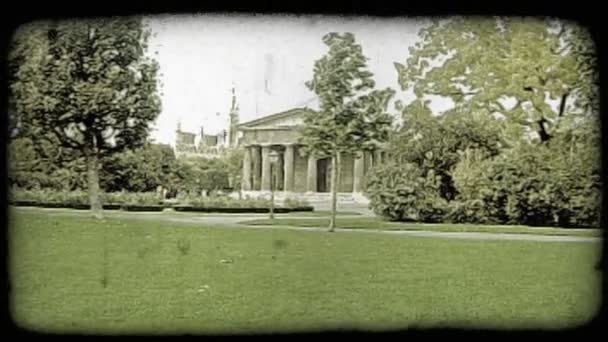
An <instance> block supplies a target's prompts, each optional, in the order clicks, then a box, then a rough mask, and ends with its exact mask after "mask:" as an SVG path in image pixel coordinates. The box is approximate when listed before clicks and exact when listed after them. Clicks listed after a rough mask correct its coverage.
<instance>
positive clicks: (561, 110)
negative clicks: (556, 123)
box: [557, 92, 570, 118]
mask: <svg viewBox="0 0 608 342" xmlns="http://www.w3.org/2000/svg"><path fill="white" fill-rule="evenodd" d="M569 95H570V92H566V93H565V94H564V95H562V100H561V102H560V104H559V112H558V113H557V117H558V118H561V117H562V115H563V114H564V110H565V109H566V100H567V99H568V96H569Z"/></svg>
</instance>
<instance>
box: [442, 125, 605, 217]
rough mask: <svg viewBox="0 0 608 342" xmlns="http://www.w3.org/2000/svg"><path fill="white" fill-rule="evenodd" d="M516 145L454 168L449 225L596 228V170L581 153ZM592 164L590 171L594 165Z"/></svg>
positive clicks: (554, 146)
mask: <svg viewBox="0 0 608 342" xmlns="http://www.w3.org/2000/svg"><path fill="white" fill-rule="evenodd" d="M559 139H560V137H559V136H558V137H556V138H555V139H554V140H553V141H551V142H550V143H546V144H542V145H538V144H533V143H522V144H520V145H518V146H516V147H514V148H512V149H510V150H509V151H506V152H505V153H503V154H502V155H500V156H498V157H495V158H491V159H486V160H480V159H479V158H477V157H475V156H474V155H473V154H474V153H472V152H471V151H469V153H467V155H466V156H465V157H464V158H463V159H462V160H461V162H460V163H459V164H458V165H457V166H456V167H455V168H454V170H453V172H452V175H453V178H454V182H455V185H456V187H457V189H458V192H459V193H458V196H457V198H456V201H454V203H451V205H450V206H451V210H450V214H449V215H448V217H449V219H450V220H451V221H453V222H470V223H511V224H526V225H545V226H550V225H558V226H564V227H568V226H579V227H597V226H598V225H599V210H600V181H599V170H598V169H596V168H595V167H596V166H597V165H595V164H594V163H593V162H592V161H588V162H587V164H586V162H585V160H583V159H584V158H588V155H586V154H575V153H569V154H565V153H563V150H564V148H563V144H562V143H563V142H562V141H560V140H559ZM594 165H595V166H594Z"/></svg>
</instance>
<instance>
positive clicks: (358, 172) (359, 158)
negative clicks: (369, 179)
mask: <svg viewBox="0 0 608 342" xmlns="http://www.w3.org/2000/svg"><path fill="white" fill-rule="evenodd" d="M354 157H355V158H354V165H353V192H356V193H359V192H363V175H364V174H365V159H364V158H363V153H362V152H358V153H356V154H355V156H354Z"/></svg>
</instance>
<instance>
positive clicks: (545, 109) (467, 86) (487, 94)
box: [395, 17, 599, 141]
mask: <svg viewBox="0 0 608 342" xmlns="http://www.w3.org/2000/svg"><path fill="white" fill-rule="evenodd" d="M595 59H596V51H595V46H594V44H593V41H592V39H591V37H590V35H589V33H588V32H586V31H585V29H584V28H583V27H580V26H578V25H576V24H575V23H570V22H562V21H556V20H552V19H530V18H528V19H523V18H484V19H481V18H478V19H472V18H461V17H454V18H450V19H447V20H434V21H433V22H432V24H431V25H430V26H428V27H426V28H425V29H423V30H422V31H421V32H420V40H419V42H418V43H417V44H416V45H415V46H414V47H412V48H410V56H409V58H408V59H407V62H406V65H403V64H399V63H395V67H396V69H397V72H398V73H399V83H400V84H401V87H402V89H403V90H412V91H413V92H414V93H415V94H416V96H417V98H418V99H419V100H421V99H423V98H424V97H425V96H427V95H439V96H443V97H447V98H449V99H451V100H452V101H454V103H455V105H456V107H457V108H458V107H461V106H464V107H466V108H470V109H471V110H472V111H478V110H483V111H484V112H485V113H486V114H487V115H490V114H495V113H500V114H502V115H504V116H505V117H506V119H507V121H508V122H509V123H510V124H511V125H510V126H509V127H507V131H508V132H509V135H508V136H509V138H510V139H514V140H515V141H517V140H519V139H521V138H522V135H523V134H525V132H526V130H527V129H532V130H533V131H536V132H537V134H538V136H539V137H540V138H541V140H548V139H550V138H551V137H552V136H553V135H554V133H555V132H557V131H558V130H559V129H561V128H560V127H562V126H568V124H569V123H568V121H569V120H570V117H575V116H579V115H587V114H588V113H591V112H594V111H595V113H597V103H598V99H599V98H598V96H597V95H598V93H597V91H598V89H597V88H598V84H597V79H598V78H597V72H595V71H594V68H595ZM547 99H551V100H553V101H557V102H558V103H559V105H557V106H555V105H550V103H549V102H548V101H547ZM508 100H510V101H511V103H509V101H508ZM410 106H419V104H416V103H413V104H412V105H410ZM409 109H410V107H406V108H404V109H403V110H404V111H408V110H409Z"/></svg>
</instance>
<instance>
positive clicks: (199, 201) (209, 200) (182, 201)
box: [177, 194, 270, 208]
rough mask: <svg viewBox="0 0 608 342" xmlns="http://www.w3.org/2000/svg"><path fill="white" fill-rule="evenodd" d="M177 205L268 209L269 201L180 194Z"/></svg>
mask: <svg viewBox="0 0 608 342" xmlns="http://www.w3.org/2000/svg"><path fill="white" fill-rule="evenodd" d="M177 199H178V203H179V205H189V206H194V207H201V208H268V207H270V200H267V199H257V198H244V199H240V200H239V199H237V198H232V197H229V196H220V195H216V196H208V197H202V196H196V195H187V194H180V195H179V196H178V198H177Z"/></svg>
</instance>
